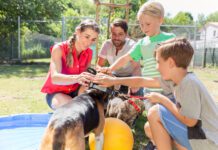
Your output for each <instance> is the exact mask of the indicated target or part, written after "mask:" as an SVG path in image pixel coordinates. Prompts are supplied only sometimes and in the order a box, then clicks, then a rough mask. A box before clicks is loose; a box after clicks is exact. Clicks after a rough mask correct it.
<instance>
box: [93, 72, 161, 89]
mask: <svg viewBox="0 0 218 150" xmlns="http://www.w3.org/2000/svg"><path fill="white" fill-rule="evenodd" d="M94 82H95V83H97V84H99V85H100V86H103V87H110V86H113V85H121V84H122V85H126V86H130V87H150V88H159V87H160V83H159V80H158V79H157V78H143V77H136V76H135V77H111V76H108V75H105V74H97V76H96V77H95V79H94Z"/></svg>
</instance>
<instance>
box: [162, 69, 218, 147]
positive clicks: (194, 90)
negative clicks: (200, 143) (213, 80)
mask: <svg viewBox="0 0 218 150" xmlns="http://www.w3.org/2000/svg"><path fill="white" fill-rule="evenodd" d="M160 84H161V87H162V88H163V90H164V91H168V92H170V91H171V92H172V93H174V96H175V99H176V102H178V103H179V104H180V106H181V108H180V113H181V114H182V115H184V116H187V117H189V118H193V119H198V120H201V122H202V129H203V131H204V133H205V135H206V137H207V139H208V140H210V141H212V142H214V143H215V144H216V146H217V149H218V107H217V105H216V103H215V101H214V100H213V98H212V97H211V95H210V94H209V92H208V91H207V89H206V88H205V86H204V85H203V84H202V83H201V81H200V80H199V79H198V78H197V77H196V76H195V74H194V73H188V74H187V75H186V76H185V77H184V79H183V80H182V81H181V82H180V84H178V85H175V84H174V83H173V82H172V81H164V80H162V79H161V78H160ZM211 144H212V143H211Z"/></svg>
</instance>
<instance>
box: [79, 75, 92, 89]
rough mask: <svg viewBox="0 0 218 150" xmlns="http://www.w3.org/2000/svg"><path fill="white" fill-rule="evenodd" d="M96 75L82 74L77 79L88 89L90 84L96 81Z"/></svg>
mask: <svg viewBox="0 0 218 150" xmlns="http://www.w3.org/2000/svg"><path fill="white" fill-rule="evenodd" d="M94 77H95V75H93V74H91V73H88V72H82V73H81V74H80V75H78V77H77V82H78V83H79V84H81V85H83V86H86V87H88V86H89V83H90V82H92V81H93V80H94Z"/></svg>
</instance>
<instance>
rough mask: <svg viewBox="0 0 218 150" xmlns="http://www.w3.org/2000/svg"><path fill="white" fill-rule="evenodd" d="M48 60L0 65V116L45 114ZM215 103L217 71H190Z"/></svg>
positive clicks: (139, 139) (139, 133)
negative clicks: (212, 97) (40, 62)
mask: <svg viewBox="0 0 218 150" xmlns="http://www.w3.org/2000/svg"><path fill="white" fill-rule="evenodd" d="M47 62H48V59H47V60H45V61H44V63H42V64H34V63H33V62H32V61H31V62H28V63H30V64H31V65H0V108H1V109H0V116H4V115H10V114H21V113H47V112H51V109H50V108H49V107H48V106H47V104H46V102H45V100H44V97H45V95H44V94H42V93H41V92H40V89H41V87H42V85H43V83H44V81H45V78H46V75H47V71H48V68H49V65H48V64H47ZM191 70H192V71H193V72H195V73H196V74H197V75H198V77H199V78H200V79H201V80H202V81H203V83H204V84H205V86H206V87H207V88H208V90H209V91H210V93H211V94H212V95H213V96H214V97H215V99H216V100H217V102H218V90H217V89H218V68H205V69H201V68H192V69H191ZM145 121H146V120H145V117H142V116H140V118H139V119H138V120H137V122H136V125H135V128H134V129H133V133H134V137H135V145H134V149H135V150H138V149H141V146H142V145H145V143H146V137H145V135H144V131H143V125H144V123H145Z"/></svg>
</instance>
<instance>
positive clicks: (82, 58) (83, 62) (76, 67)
mask: <svg viewBox="0 0 218 150" xmlns="http://www.w3.org/2000/svg"><path fill="white" fill-rule="evenodd" d="M60 48H61V50H62V70H61V73H63V74H71V75H72V74H80V73H82V72H84V71H85V70H86V69H87V67H88V65H89V64H90V63H91V60H92V50H91V49H90V48H88V49H86V50H83V51H82V52H81V53H80V55H79V58H78V57H77V56H76V49H74V50H73V51H72V55H73V64H72V65H71V66H70V67H68V66H67V63H66V57H67V54H68V51H69V48H68V44H67V42H66V41H65V42H62V43H61V44H60ZM51 52H52V49H51ZM78 86H79V84H77V83H76V84H72V85H56V84H53V83H52V82H51V70H50V69H49V72H48V75H47V78H46V81H45V83H44V85H43V87H42V89H41V92H43V93H49V94H52V93H56V92H61V93H66V94H68V93H71V92H73V91H75V90H76V89H77V88H78Z"/></svg>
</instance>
